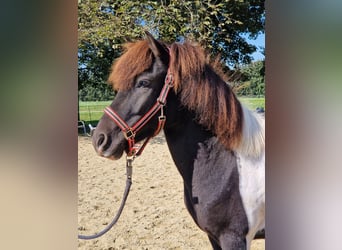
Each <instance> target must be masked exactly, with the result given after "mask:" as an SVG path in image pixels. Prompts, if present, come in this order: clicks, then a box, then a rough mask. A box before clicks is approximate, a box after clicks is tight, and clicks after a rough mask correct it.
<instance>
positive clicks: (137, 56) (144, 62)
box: [108, 40, 153, 90]
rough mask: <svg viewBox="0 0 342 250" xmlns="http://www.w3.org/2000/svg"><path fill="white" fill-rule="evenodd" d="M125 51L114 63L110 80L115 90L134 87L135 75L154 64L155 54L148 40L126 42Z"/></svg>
mask: <svg viewBox="0 0 342 250" xmlns="http://www.w3.org/2000/svg"><path fill="white" fill-rule="evenodd" d="M124 49H125V50H124V53H123V54H122V56H121V57H119V58H118V59H117V60H116V61H115V62H114V63H113V65H112V68H111V73H110V75H109V78H108V82H109V83H110V84H112V86H113V88H114V89H115V90H127V89H130V88H132V87H133V84H134V80H135V77H136V76H137V75H139V74H141V73H142V72H144V71H146V70H147V69H149V68H150V67H151V66H152V63H153V55H152V51H151V50H150V48H149V45H148V42H147V41H146V40H142V41H138V42H135V43H126V44H125V45H124Z"/></svg>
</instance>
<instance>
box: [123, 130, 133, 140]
mask: <svg viewBox="0 0 342 250" xmlns="http://www.w3.org/2000/svg"><path fill="white" fill-rule="evenodd" d="M123 134H124V137H125V138H126V140H128V139H131V138H133V137H134V136H135V133H134V132H133V131H132V130H131V129H129V130H127V131H124V132H123Z"/></svg>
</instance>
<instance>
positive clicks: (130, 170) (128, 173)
mask: <svg viewBox="0 0 342 250" xmlns="http://www.w3.org/2000/svg"><path fill="white" fill-rule="evenodd" d="M134 158H135V156H133V157H126V188H125V192H124V194H123V198H122V201H121V205H120V207H119V210H118V211H117V213H116V215H115V217H114V219H113V220H112V222H111V223H110V224H109V225H108V226H107V227H106V228H104V229H103V230H102V231H100V232H99V233H96V234H93V235H81V234H79V235H78V238H79V239H81V240H92V239H96V238H98V237H101V236H102V235H104V234H105V233H107V232H108V231H109V230H110V229H111V228H112V227H113V226H114V225H115V224H116V222H117V221H118V220H119V218H120V215H121V213H122V210H123V208H124V206H125V203H126V200H127V197H128V194H129V190H130V188H131V185H132V173H133V166H132V163H133V161H134Z"/></svg>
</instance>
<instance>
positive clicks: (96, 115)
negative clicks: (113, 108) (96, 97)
mask: <svg viewBox="0 0 342 250" xmlns="http://www.w3.org/2000/svg"><path fill="white" fill-rule="evenodd" d="M111 102H112V101H101V102H79V107H80V119H81V120H83V121H85V122H86V123H91V124H92V125H96V123H97V122H98V120H100V118H101V117H102V115H103V110H104V108H105V107H107V106H108V105H109V104H110V103H111Z"/></svg>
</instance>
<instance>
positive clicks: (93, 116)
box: [79, 97, 265, 126]
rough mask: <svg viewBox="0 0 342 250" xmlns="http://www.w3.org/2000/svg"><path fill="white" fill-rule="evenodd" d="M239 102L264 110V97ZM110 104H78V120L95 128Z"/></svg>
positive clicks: (246, 98) (241, 98)
mask: <svg viewBox="0 0 342 250" xmlns="http://www.w3.org/2000/svg"><path fill="white" fill-rule="evenodd" d="M239 100H240V101H241V102H242V103H243V104H245V105H246V106H247V107H248V108H249V109H251V110H255V109H256V108H257V107H262V108H264V109H265V98H264V97H261V98H257V97H239ZM111 102H112V101H101V102H79V107H80V119H81V120H83V121H85V123H86V124H89V123H91V124H92V125H93V126H96V124H97V122H98V121H99V120H100V118H101V117H102V115H103V110H104V108H105V107H107V106H108V105H109V104H110V103H111Z"/></svg>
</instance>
